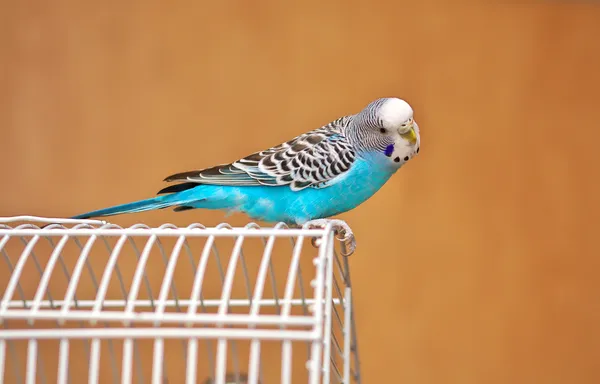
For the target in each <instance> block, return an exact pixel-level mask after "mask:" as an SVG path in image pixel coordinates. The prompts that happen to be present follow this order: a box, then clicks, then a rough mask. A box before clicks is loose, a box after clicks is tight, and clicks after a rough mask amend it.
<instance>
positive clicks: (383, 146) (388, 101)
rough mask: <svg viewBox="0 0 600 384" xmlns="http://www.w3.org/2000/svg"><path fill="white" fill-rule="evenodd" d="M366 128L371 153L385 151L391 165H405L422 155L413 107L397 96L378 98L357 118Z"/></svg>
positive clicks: (365, 139) (365, 133)
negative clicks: (418, 154) (414, 157)
mask: <svg viewBox="0 0 600 384" xmlns="http://www.w3.org/2000/svg"><path fill="white" fill-rule="evenodd" d="M356 123H357V124H356V126H357V127H360V126H362V127H363V128H362V129H357V131H362V132H363V134H364V135H365V138H364V141H365V142H366V143H368V146H367V147H366V149H367V150H368V151H371V152H372V151H375V152H382V153H383V154H384V155H385V156H387V157H388V158H389V159H390V161H391V162H393V163H396V164H398V165H402V164H404V163H406V162H407V161H408V160H410V159H411V158H412V157H413V156H415V155H416V154H417V153H419V149H420V148H419V147H420V145H421V137H420V134H419V126H418V125H417V122H416V121H415V120H414V117H413V109H412V107H411V106H410V105H409V104H408V103H407V102H406V101H404V100H402V99H398V98H395V97H390V98H382V99H377V100H375V101H373V102H371V103H370V104H369V105H367V106H366V107H365V109H363V110H362V111H361V112H360V113H359V114H358V115H357V119H356Z"/></svg>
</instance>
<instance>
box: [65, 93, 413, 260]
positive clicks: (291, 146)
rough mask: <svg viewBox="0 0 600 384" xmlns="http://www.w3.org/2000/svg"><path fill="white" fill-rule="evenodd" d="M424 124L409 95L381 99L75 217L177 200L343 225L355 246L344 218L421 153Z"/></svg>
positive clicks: (178, 204) (255, 215) (256, 215)
mask: <svg viewBox="0 0 600 384" xmlns="http://www.w3.org/2000/svg"><path fill="white" fill-rule="evenodd" d="M420 141H421V140H420V134H419V126H418V125H417V123H416V121H415V120H414V118H413V109H412V108H411V106H410V105H409V104H408V103H407V102H406V101H404V100H401V99H398V98H381V99H377V100H375V101H372V102H371V103H369V104H368V105H367V106H366V107H365V108H364V109H363V110H362V111H360V112H358V113H357V114H354V115H347V116H343V117H340V118H338V119H336V120H334V121H332V122H330V123H329V124H327V125H324V126H322V127H321V128H318V129H315V130H313V131H310V132H307V133H304V134H301V135H300V136H297V137H295V138H293V139H292V140H290V141H288V142H285V143H283V144H280V145H277V146H275V147H272V148H269V149H267V150H264V151H261V152H256V153H253V154H251V155H249V156H246V157H244V158H241V159H239V160H237V161H235V162H233V163H229V164H222V165H217V166H214V167H212V168H206V169H202V170H196V171H189V172H183V173H177V174H175V175H172V176H169V177H167V178H166V179H165V181H168V182H178V184H174V185H171V186H168V187H166V188H163V189H162V190H160V191H159V192H158V196H156V197H153V198H149V199H145V200H141V201H135V202H132V203H127V204H122V205H118V206H114V207H110V208H104V209H100V210H97V211H92V212H88V213H84V214H81V215H77V216H74V217H73V218H75V219H86V218H92V217H102V216H111V215H117V214H123V213H133V212H142V211H148V210H152V209H161V208H167V207H174V210H175V211H185V210H189V209H196V208H204V209H218V210H223V211H227V212H243V213H245V214H246V215H248V216H249V217H250V218H252V219H257V220H262V221H266V222H285V223H287V224H289V225H293V226H302V225H306V226H307V227H323V226H324V225H326V224H327V223H328V222H332V224H333V225H335V226H338V227H340V228H341V230H342V232H343V233H344V238H343V240H344V241H346V244H347V247H348V248H350V249H351V250H353V248H354V247H355V243H354V236H353V234H352V231H351V230H350V228H349V227H348V225H347V224H346V223H345V222H343V221H341V220H330V219H327V218H329V217H331V216H334V215H337V214H340V213H342V212H346V211H349V210H351V209H353V208H355V207H357V206H358V205H360V204H361V203H363V202H364V201H366V200H367V199H369V198H370V197H371V196H372V195H373V194H374V193H375V192H377V191H378V190H379V189H380V188H381V187H382V186H383V185H384V184H385V183H386V182H387V181H388V180H389V178H390V177H391V176H392V175H393V174H394V173H395V172H396V171H397V170H398V169H399V168H400V167H402V165H404V164H405V163H406V162H407V161H409V160H410V159H411V158H412V157H414V156H415V155H416V154H418V153H419V147H420Z"/></svg>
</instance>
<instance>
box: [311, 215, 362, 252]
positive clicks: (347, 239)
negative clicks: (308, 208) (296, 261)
mask: <svg viewBox="0 0 600 384" xmlns="http://www.w3.org/2000/svg"><path fill="white" fill-rule="evenodd" d="M330 223H331V224H332V225H333V228H334V230H335V233H336V235H337V239H338V240H340V241H341V243H342V255H344V256H350V255H351V254H353V253H354V251H355V250H356V239H355V238H354V233H353V232H352V229H350V226H349V225H348V224H346V222H345V221H343V220H337V219H316V220H310V221H307V222H306V223H305V224H304V226H303V227H304V228H325V227H326V226H327V224H330ZM321 241H322V239H320V238H318V239H317V238H313V240H312V244H313V246H315V247H318V246H319V245H320V242H321Z"/></svg>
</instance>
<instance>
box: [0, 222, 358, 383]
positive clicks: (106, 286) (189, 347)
mask: <svg viewBox="0 0 600 384" xmlns="http://www.w3.org/2000/svg"><path fill="white" fill-rule="evenodd" d="M36 223H38V224H36ZM39 223H52V224H50V225H47V226H41V225H40V224H39ZM40 226H41V227H40ZM338 243H339V242H338V241H336V236H335V232H334V229H333V228H332V227H331V226H328V227H326V228H324V229H302V228H301V229H294V228H288V227H287V226H286V225H285V224H283V223H280V224H277V225H275V226H274V227H270V228H261V227H259V226H258V225H257V224H254V223H251V224H248V225H247V226H245V227H243V228H233V227H231V226H229V225H228V224H220V225H218V226H216V227H213V228H207V227H204V226H202V225H200V224H192V225H189V226H188V227H177V226H175V225H171V224H165V225H162V226H160V227H158V228H150V227H148V226H146V225H144V224H136V225H133V226H131V227H127V228H122V227H120V226H118V225H115V224H110V223H106V222H103V221H95V220H69V219H45V218H38V217H30V216H27V217H13V218H0V253H1V256H0V258H1V259H2V260H0V265H3V266H2V267H0V296H1V298H2V300H1V301H0V384H4V383H26V384H33V383H42V384H45V383H55V382H56V383H60V384H65V383H83V382H86V381H87V382H88V383H111V382H112V383H127V384H128V383H140V384H142V383H153V384H159V383H170V384H175V383H187V384H191V383H203V384H209V383H210V384H230V383H253V384H254V383H262V384H265V383H266V384H268V383H275V382H280V383H291V382H292V379H293V382H294V383H301V382H305V383H310V384H316V383H360V367H359V356H358V349H357V341H356V329H355V321H354V313H353V308H352V289H351V283H350V271H349V265H348V257H346V256H343V255H341V254H340V252H339V251H338V250H337V249H336V248H339V244H338Z"/></svg>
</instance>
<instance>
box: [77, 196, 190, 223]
mask: <svg viewBox="0 0 600 384" xmlns="http://www.w3.org/2000/svg"><path fill="white" fill-rule="evenodd" d="M185 202H186V201H182V200H181V199H178V198H177V196H176V195H166V196H157V197H153V198H150V199H145V200H140V201H134V202H131V203H126V204H120V205H116V206H114V207H108V208H103V209H98V210H96V211H91V212H87V213H82V214H80V215H77V216H73V217H72V219H89V218H92V217H103V216H113V215H120V214H124V213H136V212H144V211H151V210H153V209H162V208H167V207H172V206H175V205H179V204H182V203H185Z"/></svg>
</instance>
